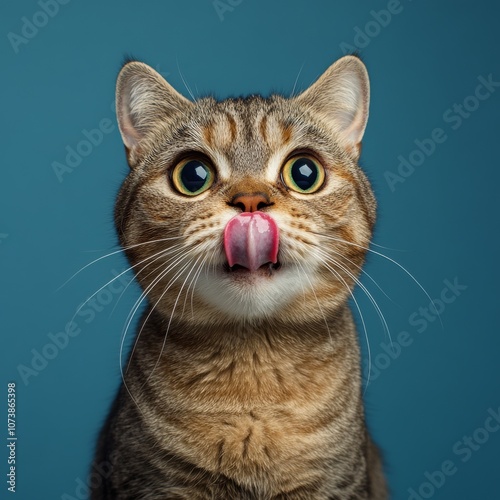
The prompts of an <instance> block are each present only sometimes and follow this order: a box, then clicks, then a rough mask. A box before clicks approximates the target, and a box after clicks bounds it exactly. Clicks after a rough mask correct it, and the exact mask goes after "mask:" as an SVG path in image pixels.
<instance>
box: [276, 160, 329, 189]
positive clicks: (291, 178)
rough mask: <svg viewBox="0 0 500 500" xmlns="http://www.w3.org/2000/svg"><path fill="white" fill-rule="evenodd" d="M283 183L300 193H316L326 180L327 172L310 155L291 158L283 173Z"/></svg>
mask: <svg viewBox="0 0 500 500" xmlns="http://www.w3.org/2000/svg"><path fill="white" fill-rule="evenodd" d="M281 177H282V179H283V182H284V183H285V184H286V186H288V187H289V188H290V189H293V190H294V191H297V192H298V193H304V194H310V193H315V192H316V191H317V190H318V189H319V188H320V187H321V186H322V185H323V182H324V180H325V170H324V168H323V166H322V165H321V163H319V161H318V160H316V159H315V158H314V157H312V156H310V155H305V154H304V155H298V156H294V157H293V158H290V159H289V160H288V161H287V162H286V163H285V165H284V166H283V170H282V172H281Z"/></svg>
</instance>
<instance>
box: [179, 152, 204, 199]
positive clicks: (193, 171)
mask: <svg viewBox="0 0 500 500" xmlns="http://www.w3.org/2000/svg"><path fill="white" fill-rule="evenodd" d="M209 175H210V174H209V172H208V169H207V167H206V166H205V165H203V163H201V162H200V161H198V160H191V161H188V162H187V163H186V164H185V165H184V167H183V168H182V172H181V176H180V177H181V181H182V184H183V186H184V187H185V188H186V189H187V190H188V191H190V192H191V193H196V191H199V190H200V189H201V188H202V187H203V186H204V185H205V183H206V182H207V179H208V176H209Z"/></svg>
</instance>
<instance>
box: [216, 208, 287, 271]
mask: <svg viewBox="0 0 500 500" xmlns="http://www.w3.org/2000/svg"><path fill="white" fill-rule="evenodd" d="M278 245H279V231H278V225H277V224H276V221H275V220H274V219H273V218H272V217H271V216H270V215H268V214H266V213H264V212H251V213H250V212H243V213H241V214H239V215H237V216H236V217H233V218H232V219H231V220H230V221H229V222H228V223H227V225H226V228H225V229H224V250H225V252H226V257H227V261H228V263H229V266H230V267H232V266H234V265H236V264H239V265H240V266H243V267H246V268H247V269H249V270H250V271H255V270H257V269H259V267H260V266H262V265H264V264H267V263H268V262H272V263H273V264H276V262H278Z"/></svg>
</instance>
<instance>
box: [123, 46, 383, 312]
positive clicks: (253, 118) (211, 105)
mask: <svg viewBox="0 0 500 500" xmlns="http://www.w3.org/2000/svg"><path fill="white" fill-rule="evenodd" d="M368 104H369V82H368V75H367V72H366V69H365V66H364V65H363V63H362V62H361V61H360V60H359V59H358V58H356V57H354V56H347V57H343V58H342V59H340V60H338V61H337V62H336V63H334V64H333V65H332V66H330V68H328V69H327V70H326V72H325V73H324V74H323V75H322V76H321V77H320V78H319V79H318V80H317V81H316V82H315V83H314V84H313V85H312V86H311V87H309V88H308V89H307V90H305V91H304V92H303V93H302V94H300V95H298V96H295V97H292V98H285V97H282V96H279V95H274V96H271V97H270V98H268V99H264V98H262V97H259V96H251V97H248V98H238V99H227V100H223V101H221V102H218V101H216V100H214V99H213V98H210V97H209V98H202V99H199V100H196V101H195V102H192V101H190V100H188V99H186V98H185V97H183V96H182V95H181V94H179V93H178V92H177V91H176V90H174V89H173V88H172V87H171V86H170V85H169V84H168V83H167V82H166V81H165V80H164V79H163V78H162V77H161V76H160V75H159V74H158V73H156V72H155V71H154V70H153V69H151V68H150V67H149V66H147V65H145V64H143V63H140V62H129V63H127V64H126V65H125V66H124V67H123V68H122V70H121V72H120V74H119V77H118V82H117V114H118V121H119V126H120V131H121V134H122V138H123V141H124V144H125V147H126V151H127V158H128V162H129V165H130V169H131V170H130V174H129V176H128V177H127V179H126V181H125V182H124V184H123V186H122V189H121V191H120V194H119V197H118V201H117V205H116V212H115V214H116V226H117V229H118V233H119V236H120V240H121V243H122V245H123V246H124V247H125V248H127V249H128V250H127V255H128V257H129V260H130V261H131V263H132V265H133V266H134V270H135V272H136V276H137V279H138V281H139V282H140V284H141V286H142V287H143V289H144V291H145V292H146V293H147V296H148V298H149V302H150V303H151V305H153V306H154V307H155V309H157V310H158V311H160V312H161V313H162V314H163V315H164V316H166V317H170V315H171V314H173V315H174V316H175V317H178V318H179V317H181V316H183V317H184V318H185V319H186V320H187V321H194V322H199V321H203V322H211V321H212V322H217V321H251V320H258V319H265V318H272V317H279V318H280V319H281V320H285V321H286V320H289V321H293V322H299V321H304V320H311V319H315V320H319V319H321V318H322V317H324V315H325V314H327V313H329V312H331V311H332V310H334V309H336V308H338V307H339V306H340V305H342V304H344V303H345V302H346V300H347V298H348V295H349V293H350V292H349V289H352V287H353V284H354V282H355V279H356V277H357V275H358V274H359V271H360V266H361V265H362V263H363V259H364V254H365V248H366V247H367V246H368V244H369V241H370V237H371V231H372V227H373V224H374V221H375V200H374V196H373V193H372V191H371V188H370V185H369V183H368V181H367V179H366V177H365V175H364V174H363V172H362V171H361V169H360V168H359V166H358V164H357V162H358V158H359V154H360V149H361V139H362V136H363V133H364V130H365V127H366V122H367V118H368Z"/></svg>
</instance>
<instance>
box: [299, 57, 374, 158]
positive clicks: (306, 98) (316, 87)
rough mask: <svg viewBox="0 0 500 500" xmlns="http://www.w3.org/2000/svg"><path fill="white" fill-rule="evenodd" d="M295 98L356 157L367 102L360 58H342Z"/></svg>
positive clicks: (365, 115)
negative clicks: (327, 126)
mask: <svg viewBox="0 0 500 500" xmlns="http://www.w3.org/2000/svg"><path fill="white" fill-rule="evenodd" d="M295 99H297V101H298V102H300V103H302V104H304V105H305V106H307V107H309V108H310V109H311V111H313V112H314V113H315V114H317V115H319V116H321V118H323V120H324V121H325V122H326V123H327V124H328V125H329V126H330V127H331V128H332V129H333V130H334V132H335V134H336V136H337V138H338V140H339V141H340V143H341V145H342V146H343V147H344V148H345V149H346V150H347V151H349V152H350V153H351V154H352V155H354V156H355V157H356V158H357V157H359V154H360V152H361V139H362V138H363V133H364V131H365V127H366V122H367V121H368V107H369V103H370V82H369V80H368V72H367V71H366V67H365V65H364V64H363V63H362V62H361V60H360V59H358V58H357V57H355V56H345V57H342V58H341V59H339V60H338V61H336V62H335V63H333V64H332V65H331V66H330V67H329V68H328V69H327V70H326V71H325V72H324V73H323V74H322V75H321V76H320V77H319V79H318V80H316V82H315V83H313V84H312V85H311V86H310V87H309V88H308V89H307V90H305V91H304V92H303V93H302V94H300V95H299V96H297V97H296V98H295Z"/></svg>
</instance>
